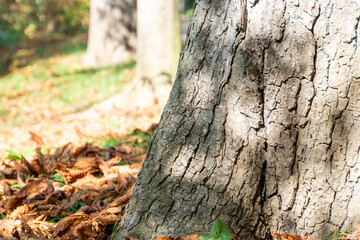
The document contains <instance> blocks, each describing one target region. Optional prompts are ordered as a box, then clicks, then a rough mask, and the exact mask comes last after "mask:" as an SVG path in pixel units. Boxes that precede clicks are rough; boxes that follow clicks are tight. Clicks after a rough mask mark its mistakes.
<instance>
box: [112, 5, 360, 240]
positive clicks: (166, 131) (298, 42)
mask: <svg viewBox="0 0 360 240" xmlns="http://www.w3.org/2000/svg"><path fill="white" fill-rule="evenodd" d="M245 10H247V11H245ZM359 19H360V8H359V6H358V5H357V3H355V2H354V1H351V0H332V1H328V0H309V1H297V0H292V1H290V0H289V1H281V0H274V1H265V0H260V1H257V0H248V1H247V2H246V0H243V1H231V0H222V1H218V0H206V1H205V0H204V1H197V4H196V7H195V10H194V16H193V22H192V23H191V28H190V30H189V33H188V36H187V40H186V45H185V48H184V52H183V54H182V55H181V59H180V65H179V69H178V73H177V77H176V81H175V84H174V87H173V90H172V92H171V95H170V99H169V101H168V104H167V106H166V107H165V109H164V111H163V114H162V117H161V121H160V123H159V126H158V128H157V130H156V131H155V133H154V136H153V138H152V140H151V142H150V144H149V148H148V152H147V157H146V160H145V162H144V164H143V167H142V169H141V172H140V174H139V177H138V179H137V184H136V186H135V189H134V192H133V195H132V197H131V199H130V202H129V204H128V206H127V209H126V213H125V216H124V219H123V220H122V222H121V225H120V227H119V229H118V232H117V235H116V236H117V239H121V236H122V235H123V234H129V235H131V236H133V237H137V238H139V239H154V238H155V237H158V236H168V235H171V236H180V235H187V234H192V233H200V234H206V233H208V231H209V228H210V226H211V224H212V223H213V221H214V220H215V219H216V218H220V219H221V220H222V221H224V222H225V223H227V224H228V225H229V226H230V227H232V228H233V230H234V231H235V233H237V234H238V235H239V236H240V238H241V239H270V238H271V237H270V231H277V232H289V233H294V234H299V235H305V234H312V236H313V238H314V239H319V238H320V237H321V236H324V235H326V234H329V233H330V231H332V230H335V229H339V228H347V227H349V226H351V225H353V226H355V225H356V224H360V208H358V207H357V203H359V201H360V183H359V178H360V141H359V136H360V67H359V61H360V54H359V50H358V49H357V47H358V37H359V36H358V34H359V32H358V28H359Z"/></svg>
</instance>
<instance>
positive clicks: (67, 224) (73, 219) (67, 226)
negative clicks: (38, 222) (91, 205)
mask: <svg viewBox="0 0 360 240" xmlns="http://www.w3.org/2000/svg"><path fill="white" fill-rule="evenodd" d="M88 218H89V215H87V214H85V213H75V214H72V215H70V216H67V217H65V218H63V219H61V220H60V221H59V223H58V225H57V226H56V228H55V231H54V234H53V236H54V237H61V236H62V235H65V234H66V232H68V231H71V230H72V227H74V226H76V225H77V224H79V223H80V222H82V221H84V220H86V219H88Z"/></svg>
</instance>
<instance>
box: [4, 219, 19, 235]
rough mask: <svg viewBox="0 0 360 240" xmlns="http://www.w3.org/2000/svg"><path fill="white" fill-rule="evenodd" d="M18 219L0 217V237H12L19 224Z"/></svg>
mask: <svg viewBox="0 0 360 240" xmlns="http://www.w3.org/2000/svg"><path fill="white" fill-rule="evenodd" d="M20 224H21V221H20V220H14V219H0V237H13V236H14V235H16V233H17V230H16V229H17V228H18V227H19V226H20Z"/></svg>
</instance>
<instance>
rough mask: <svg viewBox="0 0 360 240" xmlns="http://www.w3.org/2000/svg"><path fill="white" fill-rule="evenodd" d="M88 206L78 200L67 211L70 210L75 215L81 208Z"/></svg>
mask: <svg viewBox="0 0 360 240" xmlns="http://www.w3.org/2000/svg"><path fill="white" fill-rule="evenodd" d="M85 205H86V204H85V203H84V202H82V201H81V200H78V201H76V202H74V204H73V205H72V206H71V207H69V208H67V210H69V211H70V212H72V213H75V212H76V211H77V210H79V208H81V207H82V206H85Z"/></svg>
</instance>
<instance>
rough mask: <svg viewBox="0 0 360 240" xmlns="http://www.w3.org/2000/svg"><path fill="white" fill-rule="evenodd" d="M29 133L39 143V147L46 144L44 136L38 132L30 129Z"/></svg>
mask: <svg viewBox="0 0 360 240" xmlns="http://www.w3.org/2000/svg"><path fill="white" fill-rule="evenodd" d="M29 134H30V137H31V140H33V141H34V142H35V143H36V144H37V145H38V147H42V146H44V145H45V143H44V141H43V139H42V137H40V136H39V135H37V134H36V133H34V132H32V131H29Z"/></svg>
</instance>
